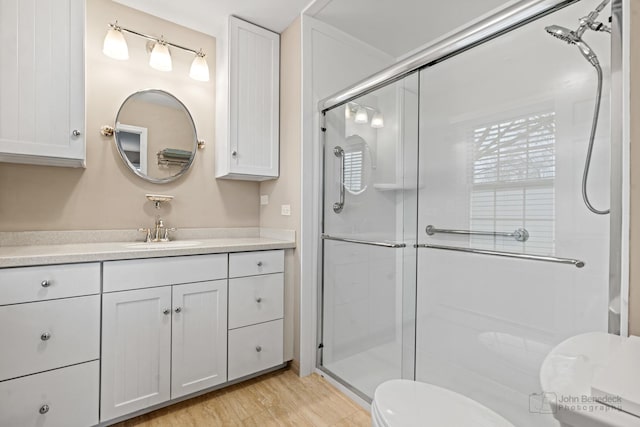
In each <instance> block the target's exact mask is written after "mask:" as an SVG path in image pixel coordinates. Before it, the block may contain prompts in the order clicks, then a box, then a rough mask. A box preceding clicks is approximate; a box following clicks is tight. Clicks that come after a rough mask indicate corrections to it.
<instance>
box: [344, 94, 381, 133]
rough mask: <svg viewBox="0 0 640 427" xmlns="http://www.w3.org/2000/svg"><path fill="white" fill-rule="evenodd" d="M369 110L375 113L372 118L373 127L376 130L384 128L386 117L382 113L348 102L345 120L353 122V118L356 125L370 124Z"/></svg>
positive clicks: (345, 109) (345, 108)
mask: <svg viewBox="0 0 640 427" xmlns="http://www.w3.org/2000/svg"><path fill="white" fill-rule="evenodd" d="M367 110H370V111H371V112H372V113H373V116H372V117H371V127H372V128H374V129H380V128H383V127H384V117H383V116H382V113H381V112H380V111H378V110H376V109H375V108H373V107H369V106H367V105H361V104H358V103H357V102H353V101H352V102H347V104H346V105H345V107H344V118H345V119H346V120H351V118H352V117H353V121H354V123H357V124H360V125H361V124H365V123H369V113H368V112H367Z"/></svg>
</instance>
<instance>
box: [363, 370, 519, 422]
mask: <svg viewBox="0 0 640 427" xmlns="http://www.w3.org/2000/svg"><path fill="white" fill-rule="evenodd" d="M373 400H374V405H373V407H374V408H375V411H376V412H377V414H376V415H377V416H378V418H379V419H380V420H381V421H383V422H384V423H385V424H386V425H387V426H389V427H405V426H406V427H409V426H434V427H435V426H447V427H469V426H474V427H514V426H513V424H511V423H510V422H508V421H507V420H505V419H504V418H502V417H501V416H500V415H498V414H496V413H495V412H493V411H492V410H491V409H489V408H487V407H485V406H483V405H481V404H480V403H478V402H476V401H474V400H472V399H469V398H468V397H465V396H463V395H461V394H458V393H455V392H453V391H451V390H447V389H445V388H442V387H438V386H435V385H432V384H426V383H421V382H416V381H409V380H391V381H387V382H385V383H383V384H381V385H380V386H378V388H377V389H376V392H375V395H374V398H373Z"/></svg>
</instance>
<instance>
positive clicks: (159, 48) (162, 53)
mask: <svg viewBox="0 0 640 427" xmlns="http://www.w3.org/2000/svg"><path fill="white" fill-rule="evenodd" d="M149 65H150V66H151V68H155V69H156V70H159V71H171V69H172V68H173V67H172V65H171V53H169V47H168V46H167V45H166V44H165V43H164V42H162V41H159V42H158V43H156V44H154V45H153V49H152V50H151V57H150V58H149Z"/></svg>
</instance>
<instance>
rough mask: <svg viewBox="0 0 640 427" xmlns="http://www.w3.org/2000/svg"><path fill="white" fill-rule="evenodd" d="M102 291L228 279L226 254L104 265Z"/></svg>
mask: <svg viewBox="0 0 640 427" xmlns="http://www.w3.org/2000/svg"><path fill="white" fill-rule="evenodd" d="M102 275H103V289H104V292H114V291H125V290H129V289H141V288H153V287H156V286H166V285H176V284H180V283H193V282H207V281H210V280H218V279H226V278H227V254H215V255H194V256H177V257H167V258H147V259H131V260H125V261H109V262H105V263H104V266H103V270H102Z"/></svg>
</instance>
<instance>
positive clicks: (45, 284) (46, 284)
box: [40, 280, 51, 288]
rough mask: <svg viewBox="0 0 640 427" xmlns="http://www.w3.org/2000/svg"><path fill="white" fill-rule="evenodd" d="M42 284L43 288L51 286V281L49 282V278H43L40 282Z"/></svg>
mask: <svg viewBox="0 0 640 427" xmlns="http://www.w3.org/2000/svg"><path fill="white" fill-rule="evenodd" d="M40 286H42V287H43V288H48V287H49V286H51V282H49V281H48V280H43V281H42V282H40Z"/></svg>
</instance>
